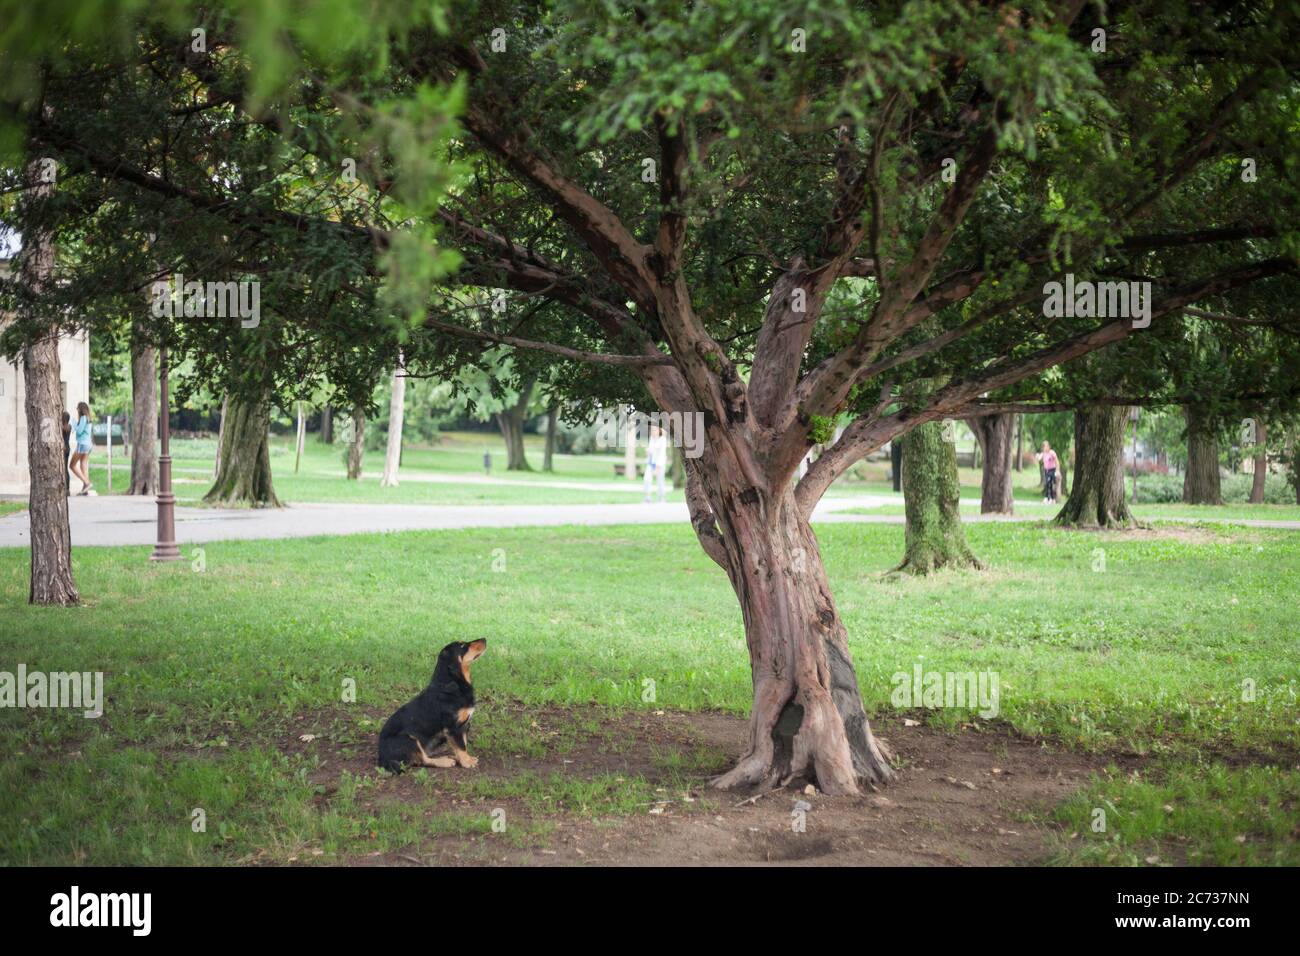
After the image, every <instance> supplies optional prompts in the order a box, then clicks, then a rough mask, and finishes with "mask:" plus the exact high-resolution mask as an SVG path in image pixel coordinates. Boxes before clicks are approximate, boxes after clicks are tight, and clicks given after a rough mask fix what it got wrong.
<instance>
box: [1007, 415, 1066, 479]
mask: <svg viewBox="0 0 1300 956" xmlns="http://www.w3.org/2000/svg"><path fill="white" fill-rule="evenodd" d="M1056 457H1057V458H1060V457H1061V456H1060V455H1057V456H1056ZM1024 470H1025V416H1023V415H1017V416H1016V471H1024Z"/></svg>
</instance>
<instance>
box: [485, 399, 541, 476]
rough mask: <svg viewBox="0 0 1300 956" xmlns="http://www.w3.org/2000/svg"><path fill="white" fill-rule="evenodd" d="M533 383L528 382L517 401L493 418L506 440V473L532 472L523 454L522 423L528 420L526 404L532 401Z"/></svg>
mask: <svg viewBox="0 0 1300 956" xmlns="http://www.w3.org/2000/svg"><path fill="white" fill-rule="evenodd" d="M532 397H533V383H532V382H528V383H527V384H526V385H525V386H524V388H523V390H522V391H521V392H520V393H519V400H518V401H516V402H515V403H514V404H513V405H511V406H510V407H509V408H504V409H502V410H501V411H499V412H497V413H496V415H495V416H494V417H495V418H496V420H497V427H498V428H499V429H501V437H502V438H504V439H505V440H506V471H532V470H533V469H532V467H531V466H530V465H529V464H528V458H527V457H526V456H525V454H524V423H525V422H526V421H527V418H528V403H529V402H530V401H532Z"/></svg>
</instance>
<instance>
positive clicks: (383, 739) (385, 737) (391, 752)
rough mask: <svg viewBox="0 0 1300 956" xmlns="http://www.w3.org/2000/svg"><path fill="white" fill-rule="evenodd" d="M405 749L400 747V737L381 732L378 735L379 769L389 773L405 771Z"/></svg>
mask: <svg viewBox="0 0 1300 956" xmlns="http://www.w3.org/2000/svg"><path fill="white" fill-rule="evenodd" d="M407 749H408V748H406V747H403V746H402V737H401V735H399V734H392V733H387V732H384V731H381V732H380V734H379V759H378V761H377V762H378V764H379V766H380V768H382V769H384V770H387V771H388V772H389V773H401V772H402V771H403V770H405V769H406V759H405V758H406V756H407Z"/></svg>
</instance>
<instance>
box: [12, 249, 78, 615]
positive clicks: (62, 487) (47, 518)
mask: <svg viewBox="0 0 1300 956" xmlns="http://www.w3.org/2000/svg"><path fill="white" fill-rule="evenodd" d="M36 254H37V255H39V253H36ZM23 380H24V384H25V387H26V394H25V399H24V407H25V410H26V412H27V467H28V472H29V474H30V476H31V484H32V487H31V492H30V493H29V496H28V505H27V511H28V521H29V523H30V528H31V532H30V533H31V588H30V589H29V591H28V595H27V599H28V600H29V601H30V602H31V603H32V604H55V605H63V606H67V605H71V604H76V603H77V602H78V601H80V600H81V598H80V596H79V595H78V594H77V586H76V583H75V582H74V581H73V578H72V539H71V535H70V534H69V530H68V493H67V478H66V474H67V468H68V463H67V461H66V460H65V459H64V457H63V432H62V428H61V422H62V411H63V395H62V388H61V386H60V384H59V340H58V336H57V334H51V335H47V336H45V337H44V338H42V339H40V340H39V341H37V342H33V343H32V344H30V345H28V346H27V347H26V348H24V349H23Z"/></svg>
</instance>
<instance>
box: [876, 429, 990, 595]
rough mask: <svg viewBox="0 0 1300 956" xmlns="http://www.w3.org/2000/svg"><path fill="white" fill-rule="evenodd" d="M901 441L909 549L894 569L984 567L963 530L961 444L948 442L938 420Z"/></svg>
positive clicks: (912, 571) (927, 570) (921, 570)
mask: <svg viewBox="0 0 1300 956" xmlns="http://www.w3.org/2000/svg"><path fill="white" fill-rule="evenodd" d="M902 443H903V467H902V472H903V474H902V484H903V510H904V513H905V515H906V519H907V531H906V535H905V538H906V550H905V553H904V555H903V563H902V564H900V565H899V566H898V567H897V568H896V569H895V570H898V571H906V572H908V573H910V574H929V573H930V572H931V571H937V570H939V569H940V568H948V567H955V568H981V567H983V565H982V564H981V563H980V562H979V560H978V559H976V557H975V555H974V554H972V553H971V550H970V547H969V546H968V545H967V544H966V532H965V531H964V530H963V529H962V526H961V513H960V507H959V500H960V498H961V486H960V484H959V482H958V480H957V448H956V445H954V444H953V443H952V442H950V441H944V438H943V426H942V425H941V424H940V423H939V422H927V423H926V424H924V425H918V426H917V427H916V428H913V429H912V430H911V431H910V432H908V433H907V434H906V435H904V436H903V438H902Z"/></svg>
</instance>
